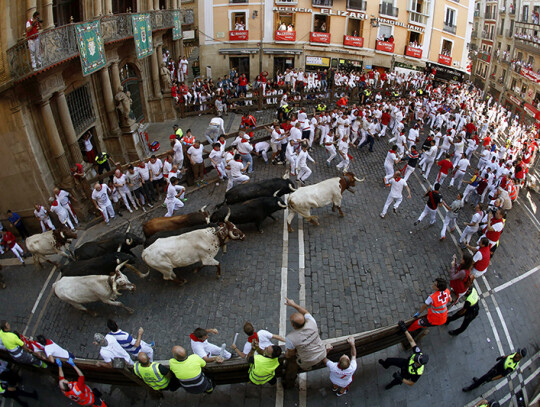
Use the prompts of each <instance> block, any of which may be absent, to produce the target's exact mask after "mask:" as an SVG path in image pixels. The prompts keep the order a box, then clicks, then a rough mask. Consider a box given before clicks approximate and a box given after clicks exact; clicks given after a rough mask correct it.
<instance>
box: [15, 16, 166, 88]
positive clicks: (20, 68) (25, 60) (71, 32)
mask: <svg viewBox="0 0 540 407" xmlns="http://www.w3.org/2000/svg"><path fill="white" fill-rule="evenodd" d="M150 21H151V24H152V31H156V30H164V29H169V28H172V27H173V26H174V15H173V10H160V11H152V12H150ZM100 22H101V36H102V37H103V43H104V44H108V43H111V42H116V41H120V40H124V39H128V38H130V37H133V26H132V22H131V14H127V13H126V14H113V15H107V16H103V17H101V18H100ZM39 39H40V43H41V47H40V49H41V61H42V64H41V68H39V71H42V70H45V69H47V68H49V67H51V66H53V65H56V64H59V63H61V62H64V61H67V60H69V59H72V58H75V57H77V56H78V55H79V48H78V46H77V39H76V35H75V25H74V24H67V25H63V26H60V27H56V28H52V29H50V30H45V31H42V32H40V33H39ZM6 53H7V61H8V65H9V71H10V74H11V79H13V80H20V79H23V78H25V77H27V76H29V75H31V74H32V73H34V72H37V71H34V70H33V69H32V64H31V61H30V51H29V50H28V42H27V40H26V39H21V40H20V41H19V42H18V43H17V44H15V45H14V46H13V47H11V48H9V49H8V50H7V52H6Z"/></svg>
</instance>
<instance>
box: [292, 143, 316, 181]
mask: <svg viewBox="0 0 540 407" xmlns="http://www.w3.org/2000/svg"><path fill="white" fill-rule="evenodd" d="M307 149H308V145H307V144H303V145H302V151H300V152H299V153H298V160H297V161H296V168H297V170H296V179H297V180H298V181H300V183H301V184H302V185H304V184H305V182H306V180H307V179H308V178H309V176H310V175H311V173H312V171H311V169H310V168H309V167H308V166H307V160H310V161H311V162H312V163H315V160H314V159H313V158H311V156H310V155H309V153H308V152H307Z"/></svg>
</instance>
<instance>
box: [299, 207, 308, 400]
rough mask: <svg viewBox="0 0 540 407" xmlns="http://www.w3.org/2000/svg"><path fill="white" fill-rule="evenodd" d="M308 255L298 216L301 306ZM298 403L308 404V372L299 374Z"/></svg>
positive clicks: (303, 296)
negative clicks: (306, 254)
mask: <svg viewBox="0 0 540 407" xmlns="http://www.w3.org/2000/svg"><path fill="white" fill-rule="evenodd" d="M305 271H306V257H305V248H304V219H303V218H302V217H301V216H298V283H299V286H300V289H299V293H298V302H299V303H300V306H301V307H304V308H305V307H306V274H305ZM298 392H299V394H298V405H299V407H306V406H307V373H300V374H299V375H298Z"/></svg>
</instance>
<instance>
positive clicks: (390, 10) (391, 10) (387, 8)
mask: <svg viewBox="0 0 540 407" xmlns="http://www.w3.org/2000/svg"><path fill="white" fill-rule="evenodd" d="M398 13H399V9H398V8H397V7H394V5H393V4H392V3H385V2H383V3H381V4H379V14H383V15H385V16H391V17H397V16H398Z"/></svg>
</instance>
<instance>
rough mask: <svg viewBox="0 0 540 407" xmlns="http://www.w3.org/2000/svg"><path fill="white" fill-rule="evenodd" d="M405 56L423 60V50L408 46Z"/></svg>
mask: <svg viewBox="0 0 540 407" xmlns="http://www.w3.org/2000/svg"><path fill="white" fill-rule="evenodd" d="M405 55H407V56H410V57H413V58H422V48H416V47H410V46H407V49H406V50H405Z"/></svg>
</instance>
